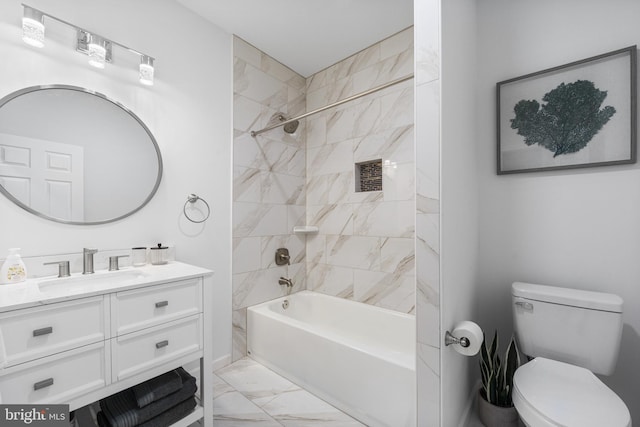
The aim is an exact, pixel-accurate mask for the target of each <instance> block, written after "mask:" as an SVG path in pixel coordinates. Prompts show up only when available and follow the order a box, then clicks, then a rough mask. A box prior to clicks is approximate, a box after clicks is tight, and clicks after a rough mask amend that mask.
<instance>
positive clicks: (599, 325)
mask: <svg viewBox="0 0 640 427" xmlns="http://www.w3.org/2000/svg"><path fill="white" fill-rule="evenodd" d="M511 298H512V302H513V305H512V308H513V321H514V329H515V332H516V337H517V340H518V344H519V349H520V352H521V353H522V354H524V355H526V356H528V357H529V358H530V359H531V358H532V360H530V361H529V362H528V363H525V364H524V365H522V366H520V367H519V368H518V369H517V370H516V373H515V375H514V378H513V391H512V398H513V404H514V406H515V408H516V411H518V415H519V416H520V418H521V420H522V421H523V422H524V423H525V425H526V426H527V427H560V426H562V427H604V426H606V427H631V415H630V414H629V409H628V408H627V406H626V405H625V404H624V402H623V401H622V399H620V398H619V397H618V396H617V395H616V394H615V393H614V392H613V391H612V390H611V389H609V388H608V387H607V386H606V385H605V384H604V383H603V382H602V381H600V379H599V378H598V377H596V376H595V375H594V374H602V375H611V374H612V373H613V371H614V369H615V365H616V361H617V359H618V350H619V348H620V339H621V336H622V298H620V297H619V296H617V295H613V294H607V293H600V292H589V291H582V290H577V289H568V288H560V287H554V286H545V285H534V284H531V283H522V282H515V283H513V285H512V286H511Z"/></svg>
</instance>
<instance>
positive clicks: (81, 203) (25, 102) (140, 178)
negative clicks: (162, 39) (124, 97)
mask: <svg viewBox="0 0 640 427" xmlns="http://www.w3.org/2000/svg"><path fill="white" fill-rule="evenodd" d="M161 177H162V158H161V156H160V149H159V148H158V144H157V143H156V140H155V138H154V137H153V135H152V134H151V132H150V131H149V129H148V128H147V127H146V126H145V124H144V123H143V122H142V121H141V120H140V119H139V118H138V117H137V116H136V115H135V114H134V113H133V112H132V111H130V110H128V109H127V108H125V107H124V106H122V105H121V104H119V103H118V102H116V101H113V100H111V99H109V98H107V97H106V96H104V95H102V94H100V93H97V92H93V91H90V90H87V89H83V88H80V87H75V86H65V85H50V86H34V87H29V88H26V89H21V90H19V91H17V92H14V93H12V94H10V95H7V96H6V97H4V98H2V99H1V100H0V191H1V192H2V193H4V195H5V196H7V197H8V198H9V199H11V200H12V201H13V202H14V203H16V204H17V205H18V206H20V207H22V208H23V209H25V210H27V211H29V212H31V213H33V214H35V215H38V216H41V217H43V218H47V219H50V220H53V221H57V222H62V223H66V224H82V225H90V224H104V223H107V222H112V221H116V220H119V219H122V218H124V217H127V216H129V215H131V214H133V213H134V212H136V211H138V210H139V209H141V208H142V207H143V206H144V205H146V204H147V203H148V202H149V200H151V198H152V197H153V195H154V194H155V192H156V190H157V189H158V186H159V185H160V179H161Z"/></svg>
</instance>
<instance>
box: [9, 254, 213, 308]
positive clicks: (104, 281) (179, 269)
mask: <svg viewBox="0 0 640 427" xmlns="http://www.w3.org/2000/svg"><path fill="white" fill-rule="evenodd" d="M212 274H213V271H211V270H207V269H205V268H201V267H196V266H193V265H189V264H184V263H181V262H176V261H172V262H170V263H168V264H164V265H146V266H144V267H127V268H122V269H120V270H118V271H106V270H103V271H96V272H95V273H94V274H91V275H86V276H83V275H82V274H81V273H74V274H72V275H71V276H70V277H65V278H56V277H55V276H50V277H39V278H37V279H28V280H26V281H25V282H21V283H14V284H9V285H0V313H2V312H7V311H11V310H17V309H21V308H27V307H36V306H39V305H44V304H52V303H57V302H61V301H66V300H71V299H77V298H84V297H90V296H94V295H103V294H106V293H112V292H119V291H124V290H127V289H134V288H139V287H143V286H150V285H155V284H158V283H164V282H170V281H176V280H184V279H190V278H194V277H201V276H210V275H212Z"/></svg>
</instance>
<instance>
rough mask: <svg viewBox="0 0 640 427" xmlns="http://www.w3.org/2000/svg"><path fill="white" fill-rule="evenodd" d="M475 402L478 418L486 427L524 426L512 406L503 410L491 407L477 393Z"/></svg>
mask: <svg viewBox="0 0 640 427" xmlns="http://www.w3.org/2000/svg"><path fill="white" fill-rule="evenodd" d="M476 400H477V401H478V418H480V421H481V422H482V424H484V425H485V426H486V427H519V426H523V425H524V424H522V423H521V421H520V417H518V413H517V412H516V408H514V407H513V406H512V407H510V408H503V407H501V406H496V405H492V404H491V403H489V402H487V401H486V400H484V398H483V397H482V395H480V392H478V397H477V399H476Z"/></svg>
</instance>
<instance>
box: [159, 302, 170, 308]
mask: <svg viewBox="0 0 640 427" xmlns="http://www.w3.org/2000/svg"><path fill="white" fill-rule="evenodd" d="M168 305H169V301H160V302H157V303H156V308H160V307H166V306H168Z"/></svg>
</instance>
